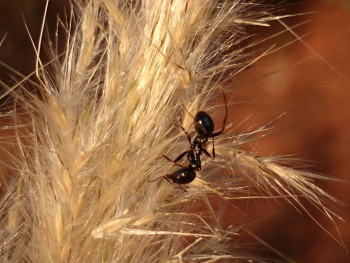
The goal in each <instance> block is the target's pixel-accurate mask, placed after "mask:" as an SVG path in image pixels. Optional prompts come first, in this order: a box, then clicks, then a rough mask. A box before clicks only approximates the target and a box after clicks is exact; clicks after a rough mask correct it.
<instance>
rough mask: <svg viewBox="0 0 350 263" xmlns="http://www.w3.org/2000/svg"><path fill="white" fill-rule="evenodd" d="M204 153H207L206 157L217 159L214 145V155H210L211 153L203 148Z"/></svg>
mask: <svg viewBox="0 0 350 263" xmlns="http://www.w3.org/2000/svg"><path fill="white" fill-rule="evenodd" d="M202 151H203V152H204V153H205V155H206V156H208V157H210V158H211V159H215V151H214V145H213V155H210V153H208V151H207V150H206V149H204V148H202Z"/></svg>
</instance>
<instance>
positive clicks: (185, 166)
mask: <svg viewBox="0 0 350 263" xmlns="http://www.w3.org/2000/svg"><path fill="white" fill-rule="evenodd" d="M187 153H188V151H186V152H183V153H181V154H180V155H179V156H178V157H177V158H176V159H175V160H174V161H173V160H171V159H170V158H169V157H168V156H166V155H165V154H162V156H163V158H165V159H167V160H168V161H169V162H172V163H173V164H174V165H176V166H180V167H183V168H187V167H188V166H187V165H182V164H178V163H177V161H179V160H180V159H181V158H182V157H184V156H185V155H186V154H187Z"/></svg>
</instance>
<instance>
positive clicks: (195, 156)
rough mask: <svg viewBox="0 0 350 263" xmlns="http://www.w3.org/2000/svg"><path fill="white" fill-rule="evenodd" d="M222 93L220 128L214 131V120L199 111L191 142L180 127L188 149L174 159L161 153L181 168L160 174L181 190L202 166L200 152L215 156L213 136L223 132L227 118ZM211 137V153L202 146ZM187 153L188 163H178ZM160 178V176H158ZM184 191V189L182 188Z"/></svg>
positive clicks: (195, 119)
mask: <svg viewBox="0 0 350 263" xmlns="http://www.w3.org/2000/svg"><path fill="white" fill-rule="evenodd" d="M222 95H223V96H224V101H225V115H224V120H223V123H222V127H221V130H219V131H216V132H214V122H213V120H212V118H211V117H210V115H209V114H208V113H206V112H205V111H199V112H198V113H197V114H196V116H195V117H194V118H193V119H194V125H195V131H196V134H197V135H196V136H195V137H194V139H193V142H192V141H191V137H190V135H189V133H188V132H187V131H186V130H185V129H184V128H183V127H182V126H180V127H181V129H182V130H183V131H184V132H185V134H186V136H187V140H188V142H189V144H190V149H189V150H187V151H185V152H183V153H181V154H180V155H179V156H178V157H176V158H175V159H174V160H171V159H170V158H169V157H168V156H166V155H164V154H163V155H162V156H163V157H164V158H165V159H167V160H168V161H170V162H172V163H173V164H174V165H176V166H180V167H182V169H179V170H177V171H175V172H174V173H172V174H166V175H165V176H162V177H163V178H165V179H166V180H167V181H169V182H171V183H176V184H178V185H179V186H180V188H181V189H182V190H184V189H183V188H182V187H181V185H182V184H188V183H190V182H192V181H193V180H194V179H195V178H196V172H195V171H200V170H201V168H202V164H201V154H202V152H203V153H204V154H205V155H207V156H208V157H210V158H212V159H214V158H215V148H214V138H215V137H217V136H219V135H220V134H222V133H223V131H224V129H225V125H226V120H227V115H228V114H227V112H228V109H227V102H226V96H225V93H224V92H222ZM210 138H212V139H213V150H212V154H210V153H208V151H207V150H206V149H205V148H203V147H205V145H206V143H207V141H208V140H209V139H210ZM186 154H187V160H188V164H187V165H183V164H179V163H178V161H180V160H181V159H182V158H183V157H184V156H185V155H186ZM160 178H161V177H160ZM158 179H159V178H157V179H155V180H152V181H149V182H153V181H156V180H158ZM184 191H186V190H184Z"/></svg>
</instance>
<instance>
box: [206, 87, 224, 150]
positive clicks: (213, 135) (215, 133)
mask: <svg viewBox="0 0 350 263" xmlns="http://www.w3.org/2000/svg"><path fill="white" fill-rule="evenodd" d="M222 95H223V96H224V101H225V116H224V121H223V123H222V128H221V130H220V131H217V132H214V133H213V134H212V135H211V136H210V137H213V138H214V137H216V136H218V135H220V134H221V133H223V132H224V129H225V125H226V120H227V112H228V109H227V102H226V95H225V93H224V92H223V91H222ZM213 143H214V141H213ZM213 150H214V148H213ZM213 155H214V154H213Z"/></svg>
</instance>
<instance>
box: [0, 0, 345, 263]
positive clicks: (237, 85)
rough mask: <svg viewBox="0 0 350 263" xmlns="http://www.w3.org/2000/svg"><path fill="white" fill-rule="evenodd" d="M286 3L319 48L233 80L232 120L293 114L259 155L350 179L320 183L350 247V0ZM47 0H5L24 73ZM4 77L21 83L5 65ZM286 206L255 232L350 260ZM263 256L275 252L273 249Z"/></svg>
mask: <svg viewBox="0 0 350 263" xmlns="http://www.w3.org/2000/svg"><path fill="white" fill-rule="evenodd" d="M67 2H68V1H58V0H56V1H50V8H49V13H48V17H47V24H48V28H50V29H49V32H50V36H51V38H52V39H53V37H54V32H55V30H54V28H55V27H56V20H57V12H60V14H61V16H62V14H64V10H65V9H64V6H66V7H67V10H68V9H69V8H68V4H67ZM275 2H276V1H275ZM277 2H278V1H277ZM280 2H282V1H280ZM284 2H285V4H286V9H285V12H286V13H290V14H296V13H303V14H304V15H301V16H295V17H292V18H286V19H283V22H284V23H286V24H287V25H288V26H293V25H296V24H299V23H302V22H306V23H305V24H303V25H301V26H299V27H297V28H294V29H293V30H295V31H296V33H297V34H298V35H299V36H303V35H305V37H304V38H303V40H304V41H305V42H306V43H307V44H308V45H310V47H311V48H312V49H313V50H314V52H313V50H310V48H308V47H307V46H305V44H303V43H301V42H300V41H297V42H295V43H293V44H291V45H288V46H286V47H285V48H283V49H281V50H279V51H278V52H275V53H273V54H271V55H269V56H266V57H264V58H263V59H261V60H259V61H258V62H257V63H256V64H254V65H253V66H252V67H251V68H250V69H249V70H246V71H245V72H243V73H242V74H239V75H238V76H235V78H234V79H233V80H232V82H231V83H230V85H231V86H232V92H231V93H230V95H231V96H230V102H243V101H244V103H238V104H235V105H233V106H230V113H229V121H228V122H229V123H231V122H232V123H237V124H238V123H239V122H240V121H241V120H242V119H245V118H246V117H247V116H250V115H251V117H250V118H249V119H248V121H247V122H245V124H244V125H243V126H242V127H241V128H242V129H244V128H248V127H250V126H252V125H253V126H255V127H257V126H258V125H262V124H266V123H267V122H269V121H271V120H272V119H274V118H275V117H277V116H279V115H280V114H282V113H284V112H287V115H286V116H285V117H284V118H282V119H281V120H280V121H279V122H278V123H277V124H276V125H275V126H276V129H275V132H274V133H273V134H272V135H270V136H268V137H266V138H264V139H262V140H261V141H259V143H258V144H257V146H256V147H257V152H258V153H259V154H260V155H289V154H295V156H297V157H300V158H301V159H305V160H308V161H311V162H312V163H311V166H310V167H309V168H308V169H309V170H311V171H314V172H317V173H321V174H324V175H327V176H329V177H331V178H337V179H341V180H345V181H347V182H346V183H340V182H336V181H327V182H317V185H318V186H320V187H322V188H323V189H325V190H326V191H327V192H329V193H330V194H331V195H333V196H334V197H336V198H337V199H339V200H341V201H342V202H343V203H344V204H343V205H341V206H339V207H338V208H336V209H337V210H336V211H337V212H338V213H339V214H340V215H341V216H342V217H343V218H344V220H345V221H346V222H345V223H344V222H341V221H337V222H336V223H337V226H338V228H339V231H340V233H341V236H342V239H343V241H344V244H345V245H346V246H347V247H348V248H350V226H349V223H348V222H350V208H349V204H350V185H349V181H350V174H349V173H350V168H349V163H350V161H349V160H350V159H349V156H350V102H349V101H350V1H349V0H308V1H307V0H305V1H302V2H300V1H298V3H297V4H296V1H284ZM288 3H292V4H291V5H288ZM44 4H45V0H12V1H4V0H2V1H0V39H1V38H2V37H3V36H4V35H5V34H6V32H7V35H6V38H5V40H4V42H3V44H2V46H1V47H0V60H1V61H2V62H4V63H6V64H8V65H10V66H12V67H13V68H15V69H16V70H18V71H19V72H21V73H22V74H29V73H30V72H32V71H33V70H34V65H35V54H34V51H33V48H32V47H31V44H30V40H29V37H28V34H27V33H26V30H25V27H24V22H23V18H22V15H21V13H23V16H24V18H25V20H26V23H27V25H28V28H29V30H30V32H31V34H32V36H33V39H34V42H35V43H37V40H38V36H39V31H40V25H41V20H42V14H43V9H44ZM284 29H285V27H284V26H283V25H281V24H280V23H278V22H274V23H272V27H269V28H258V29H256V30H257V31H254V30H255V29H249V30H252V33H255V34H257V38H258V39H262V38H264V37H267V36H269V35H271V34H272V33H277V32H280V31H281V30H284ZM294 40H295V37H294V36H293V35H292V34H291V33H290V32H286V33H284V34H281V35H279V36H277V37H275V38H273V39H271V40H269V41H267V42H266V43H265V47H259V50H257V53H259V52H261V53H262V52H263V51H264V50H266V49H268V48H269V47H271V46H272V45H274V44H277V46H282V45H284V44H287V43H290V42H291V41H294ZM315 54H316V55H315ZM319 56H321V57H322V58H320V57H319ZM0 80H2V81H4V82H5V83H13V80H12V79H11V78H10V77H9V75H8V72H7V71H6V70H3V69H1V71H0ZM281 203H282V204H281V205H278V206H275V203H274V204H273V205H272V204H271V205H267V206H265V205H264V206H263V207H261V211H256V213H257V215H258V216H257V218H259V215H263V214H271V216H269V217H268V218H266V219H264V220H259V221H257V222H256V223H255V224H253V225H252V226H250V227H249V229H250V230H251V231H253V232H254V233H255V234H256V235H257V236H259V237H260V238H262V239H263V240H264V241H265V242H267V243H268V244H270V245H271V246H272V247H274V248H275V249H277V250H279V251H280V252H281V253H283V254H285V255H286V256H288V257H289V258H291V259H293V260H295V261H296V262H310V263H311V262H318V263H322V262H335V263H338V262H339V263H343V262H344V263H345V262H350V256H349V255H348V254H347V251H346V249H344V248H343V247H342V246H341V245H339V244H338V243H337V242H336V241H334V240H333V239H332V238H331V237H330V236H329V235H327V233H326V232H325V231H324V230H322V229H321V228H320V227H319V226H317V225H316V224H315V222H314V221H312V220H311V219H310V218H309V217H308V216H307V215H305V214H300V213H298V212H297V211H296V210H294V209H293V207H291V206H290V205H288V204H287V203H285V202H281ZM256 209H257V208H256ZM252 213H255V211H254V212H252ZM228 220H229V219H228ZM317 220H319V222H320V223H321V224H322V225H323V226H324V227H325V228H326V229H327V230H328V231H329V232H330V233H331V234H332V235H334V236H335V237H336V238H338V237H339V236H338V234H337V230H336V228H335V226H334V225H333V224H332V223H331V222H329V220H326V218H325V217H319V218H317ZM261 253H262V255H264V256H269V257H272V258H273V257H274V255H273V254H269V253H268V252H266V251H265V252H261Z"/></svg>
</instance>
